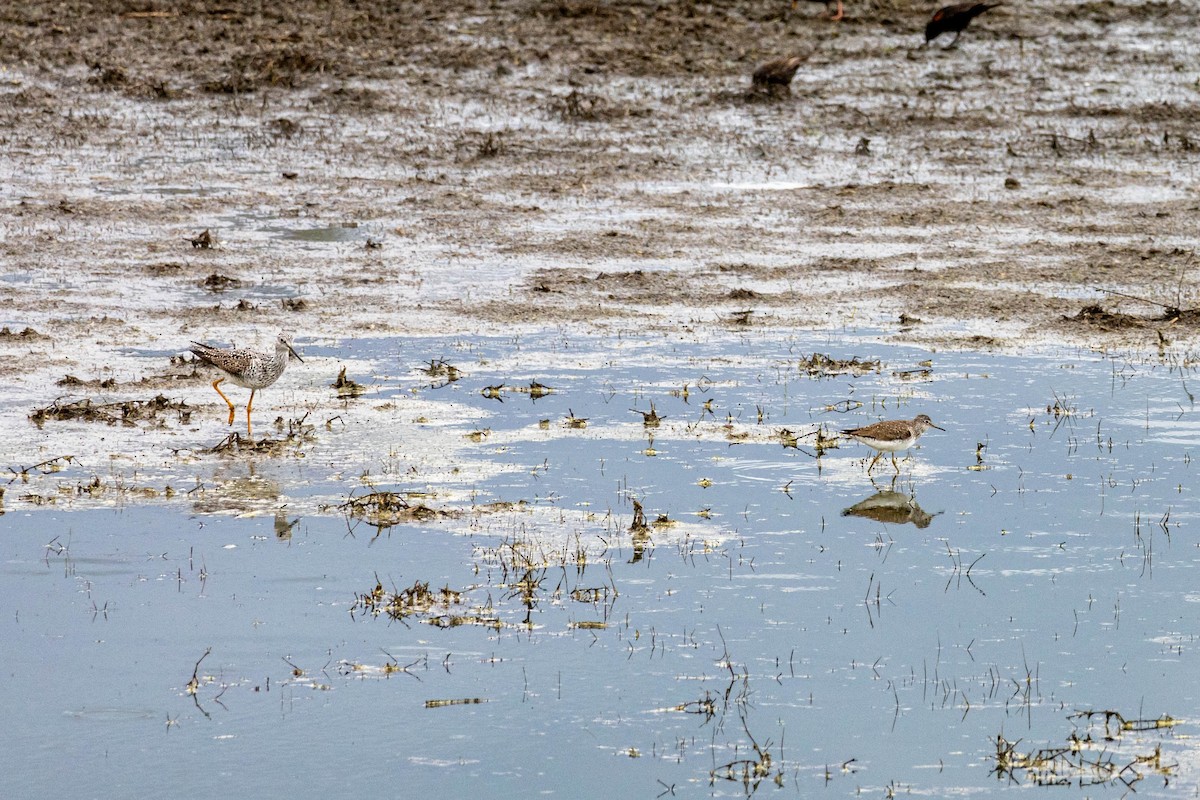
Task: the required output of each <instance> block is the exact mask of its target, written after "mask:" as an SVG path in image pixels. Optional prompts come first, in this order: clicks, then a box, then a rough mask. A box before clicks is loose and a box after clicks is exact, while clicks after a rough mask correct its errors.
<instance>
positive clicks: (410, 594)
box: [350, 579, 463, 622]
mask: <svg viewBox="0 0 1200 800" xmlns="http://www.w3.org/2000/svg"><path fill="white" fill-rule="evenodd" d="M462 602H463V593H462V592H459V591H456V590H454V589H451V588H450V587H449V586H444V587H442V588H441V589H438V590H436V591H431V590H430V588H429V582H428V581H425V582H422V581H415V582H414V583H413V585H412V586H409V587H408V588H406V589H401V590H400V591H399V592H388V591H385V590H384V588H383V584H382V583H380V582H379V580H378V579H376V581H375V588H374V589H372V590H371V591H369V592H365V593H363V594H360V595H357V596H356V597H355V598H354V604H353V605H352V606H350V614H351V616H353V615H354V614H355V613H356V612H359V611H362V612H365V613H367V614H370V615H371V616H373V617H378V616H383V615H386V616H388V617H389V618H390V619H393V620H396V621H398V622H400V621H403V620H404V619H406V618H407V617H410V616H413V615H415V614H427V613H429V612H430V611H431V610H433V609H434V608H435V607H440V608H444V609H447V610H448V609H449V608H450V607H451V606H454V605H460V604H461V603H462Z"/></svg>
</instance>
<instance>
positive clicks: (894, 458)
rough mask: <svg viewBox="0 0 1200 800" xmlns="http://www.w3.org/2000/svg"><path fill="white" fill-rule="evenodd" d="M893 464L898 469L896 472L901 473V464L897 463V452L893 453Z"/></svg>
mask: <svg viewBox="0 0 1200 800" xmlns="http://www.w3.org/2000/svg"><path fill="white" fill-rule="evenodd" d="M892 466H893V467H895V469H896V474H897V475H899V474H900V465H899V464H897V463H896V454H895V453H892Z"/></svg>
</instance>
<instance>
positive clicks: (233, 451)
mask: <svg viewBox="0 0 1200 800" xmlns="http://www.w3.org/2000/svg"><path fill="white" fill-rule="evenodd" d="M285 426H286V429H285ZM275 427H276V429H278V430H279V431H281V432H282V433H283V438H281V439H272V438H271V437H269V436H264V437H263V438H261V439H255V438H254V437H253V436H245V437H243V436H242V435H241V434H240V433H238V432H236V431H234V432H232V433H230V434H229V435H228V436H226V437H225V438H224V439H222V440H221V441H219V442H217V444H215V445H213V446H212V447H210V448H208V449H207V450H204V451H203V452H205V453H209V454H216V455H225V456H236V455H264V456H278V455H281V454H282V453H283V452H284V451H285V450H287V449H288V448H299V447H300V446H301V445H303V444H307V443H309V442H314V441H316V438H317V437H316V435H315V434H314V432H313V426H312V425H310V424H309V423H308V414H307V413H306V414H305V415H304V416H302V417H300V418H298V419H289V420H287V422H286V423H285V422H284V420H283V417H276V419H275Z"/></svg>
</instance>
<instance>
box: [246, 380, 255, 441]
mask: <svg viewBox="0 0 1200 800" xmlns="http://www.w3.org/2000/svg"><path fill="white" fill-rule="evenodd" d="M253 407H254V390H253V389H251V390H250V401H249V402H247V403H246V435H247V436H249V437H250V438H251V439H253V438H254V434H253V433H252V432H251V430H250V409H251V408H253Z"/></svg>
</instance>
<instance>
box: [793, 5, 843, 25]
mask: <svg viewBox="0 0 1200 800" xmlns="http://www.w3.org/2000/svg"><path fill="white" fill-rule="evenodd" d="M809 2H811V3H824V4H825V8H829V4H830V3H837V11H835V12H833V13H832V14H830V15H829V19H830V21H832V22H837V21H838V20H839V19H841V18H842V17H843V16H845V15H844V14H842V0H809ZM798 5H800V0H792V10H793V11H795V10H796V6H798Z"/></svg>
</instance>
